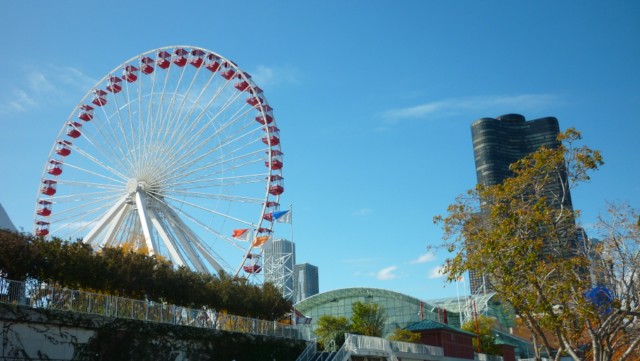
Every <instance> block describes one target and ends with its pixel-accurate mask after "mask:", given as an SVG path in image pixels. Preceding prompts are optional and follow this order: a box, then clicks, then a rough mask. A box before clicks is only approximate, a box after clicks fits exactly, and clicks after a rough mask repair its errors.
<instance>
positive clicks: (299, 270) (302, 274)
mask: <svg viewBox="0 0 640 361" xmlns="http://www.w3.org/2000/svg"><path fill="white" fill-rule="evenodd" d="M293 284H294V286H293V290H294V297H293V299H294V303H298V302H300V301H302V300H304V299H305V298H307V297H311V296H313V295H315V294H317V293H318V292H320V289H319V288H320V287H319V278H318V267H316V266H314V265H312V264H309V263H303V264H297V265H295V266H294V267H293Z"/></svg>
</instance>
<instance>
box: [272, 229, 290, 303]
mask: <svg viewBox="0 0 640 361" xmlns="http://www.w3.org/2000/svg"><path fill="white" fill-rule="evenodd" d="M295 263H296V245H295V243H293V242H291V241H289V240H286V239H275V240H273V241H271V242H269V243H268V244H266V245H265V247H264V281H265V282H270V283H273V284H274V285H276V286H277V287H278V288H280V289H281V290H282V296H283V297H284V298H285V299H287V300H288V301H291V302H293V297H294V294H293V287H294V285H293V266H294V265H295Z"/></svg>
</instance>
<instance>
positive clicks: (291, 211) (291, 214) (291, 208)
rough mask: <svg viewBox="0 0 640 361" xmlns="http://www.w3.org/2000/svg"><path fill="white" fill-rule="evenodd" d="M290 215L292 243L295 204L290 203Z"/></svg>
mask: <svg viewBox="0 0 640 361" xmlns="http://www.w3.org/2000/svg"><path fill="white" fill-rule="evenodd" d="M289 217H291V218H290V219H291V222H289V227H290V228H291V243H293V204H289Z"/></svg>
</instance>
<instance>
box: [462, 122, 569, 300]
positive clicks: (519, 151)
mask: <svg viewBox="0 0 640 361" xmlns="http://www.w3.org/2000/svg"><path fill="white" fill-rule="evenodd" d="M559 133H560V126H559V124H558V119H556V118H554V117H546V118H540V119H534V120H528V121H527V120H525V118H524V116H522V115H520V114H507V115H502V116H499V117H497V118H482V119H478V120H476V121H475V122H473V123H472V124H471V136H472V139H473V154H474V157H475V162H476V176H477V177H478V184H482V185H486V186H490V185H496V184H500V183H502V181H504V180H505V179H506V178H508V177H510V176H512V173H511V171H510V170H509V166H510V165H511V164H512V163H515V162H516V161H518V160H520V159H522V158H524V157H526V156H527V155H529V154H530V153H533V152H535V151H536V150H538V149H539V148H540V147H546V148H551V149H555V148H557V147H558V146H559V145H560V142H559V141H558V140H557V137H558V134H559ZM556 187H558V188H559V187H561V184H560V183H558V184H557V185H551V186H550V189H548V191H549V192H554V193H556V194H558V193H559V189H558V188H556ZM551 198H552V197H550V199H551ZM552 202H553V201H552ZM563 205H564V207H567V208H572V204H571V195H570V194H567V195H566V198H565V199H564V204H563ZM558 206H559V205H558ZM570 244H574V242H571V243H570ZM574 245H575V244H574ZM469 278H470V279H469V285H470V287H471V293H473V294H478V293H485V292H491V291H492V288H491V285H490V282H488V279H487V278H486V277H485V275H482V274H476V273H475V272H470V274H469Z"/></svg>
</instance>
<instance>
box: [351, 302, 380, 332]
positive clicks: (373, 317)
mask: <svg viewBox="0 0 640 361" xmlns="http://www.w3.org/2000/svg"><path fill="white" fill-rule="evenodd" d="M351 311H352V312H353V314H352V315H351V331H352V332H355V333H359V334H361V335H365V336H375V337H382V335H383V334H384V325H385V323H386V321H387V315H386V312H385V310H384V308H383V307H382V306H380V305H378V304H377V303H363V302H360V301H358V302H354V303H353V304H352V305H351Z"/></svg>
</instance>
